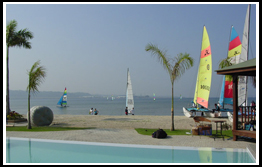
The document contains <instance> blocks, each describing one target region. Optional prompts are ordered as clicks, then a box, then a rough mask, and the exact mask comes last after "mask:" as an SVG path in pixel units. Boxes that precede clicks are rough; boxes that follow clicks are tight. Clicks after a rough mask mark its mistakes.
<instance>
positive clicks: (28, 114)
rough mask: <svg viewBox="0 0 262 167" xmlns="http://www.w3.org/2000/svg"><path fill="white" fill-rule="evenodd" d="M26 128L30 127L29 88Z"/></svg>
mask: <svg viewBox="0 0 262 167" xmlns="http://www.w3.org/2000/svg"><path fill="white" fill-rule="evenodd" d="M27 123H28V124H27V129H32V126H31V119H30V89H29V90H28V112H27Z"/></svg>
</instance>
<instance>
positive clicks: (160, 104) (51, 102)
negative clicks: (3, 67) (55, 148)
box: [10, 91, 256, 116]
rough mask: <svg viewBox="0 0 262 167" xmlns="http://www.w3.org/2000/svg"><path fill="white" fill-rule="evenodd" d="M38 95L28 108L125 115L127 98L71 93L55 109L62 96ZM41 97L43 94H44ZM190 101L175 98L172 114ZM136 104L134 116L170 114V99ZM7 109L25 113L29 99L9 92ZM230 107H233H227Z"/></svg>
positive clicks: (180, 113) (141, 99) (148, 99)
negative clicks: (61, 105) (95, 110)
mask: <svg viewBox="0 0 262 167" xmlns="http://www.w3.org/2000/svg"><path fill="white" fill-rule="evenodd" d="M41 93H42V92H39V93H37V94H35V95H32V96H31V105H30V106H31V107H33V106H47V107H49V108H50V109H51V110H52V111H53V113H54V115H56V114H57V115H63V114H66V115H89V110H90V108H91V107H92V108H94V109H95V108H96V109H97V110H98V111H99V115H125V107H126V99H125V97H124V96H119V97H118V96H115V97H116V98H115V99H114V100H111V96H110V97H109V98H108V99H107V96H104V97H102V96H101V97H93V96H91V95H90V94H89V95H88V96H87V95H85V94H83V93H79V94H77V95H76V93H72V94H71V95H70V93H69V92H68V106H69V107H65V108H60V107H57V102H58V100H59V99H60V97H61V95H62V93H61V92H58V93H46V92H45V93H42V94H41ZM43 94H44V95H43ZM218 99H219V98H218V97H211V98H209V108H210V109H213V108H214V104H215V103H217V102H218ZM192 100H193V97H192V98H182V99H180V98H179V97H176V98H175V99H174V115H175V116H183V115H184V114H183V107H191V106H192V103H191V101H192ZM252 100H254V101H256V98H255V97H250V98H248V103H251V101H252ZM134 102H135V115H163V116H165V115H171V97H170V98H169V97H156V100H153V97H139V96H135V97H134ZM10 107H11V110H12V111H16V112H18V113H19V114H27V111H28V100H27V94H26V93H14V92H12V91H11V92H10ZM226 107H227V108H232V106H226Z"/></svg>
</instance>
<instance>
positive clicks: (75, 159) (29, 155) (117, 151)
mask: <svg viewBox="0 0 262 167" xmlns="http://www.w3.org/2000/svg"><path fill="white" fill-rule="evenodd" d="M6 162H7V163H255V159H254V158H253V156H252V155H251V154H250V152H249V151H247V150H246V149H216V148H195V147H175V146H152V145H133V144H112V143H95V142H79V141H64V140H63V141H61V140H44V139H28V138H14V137H10V138H6Z"/></svg>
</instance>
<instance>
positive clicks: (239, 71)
mask: <svg viewBox="0 0 262 167" xmlns="http://www.w3.org/2000/svg"><path fill="white" fill-rule="evenodd" d="M216 72H217V74H219V75H232V77H233V130H232V133H233V140H234V141H236V140H237V136H245V137H251V138H256V131H248V130H243V129H238V123H239V119H238V109H239V106H238V76H256V58H254V59H251V60H248V61H245V62H242V63H239V64H235V65H232V66H229V67H226V68H223V69H221V70H216ZM255 119H256V118H255ZM245 120H246V119H245ZM242 121H243V119H242ZM244 123H245V122H244Z"/></svg>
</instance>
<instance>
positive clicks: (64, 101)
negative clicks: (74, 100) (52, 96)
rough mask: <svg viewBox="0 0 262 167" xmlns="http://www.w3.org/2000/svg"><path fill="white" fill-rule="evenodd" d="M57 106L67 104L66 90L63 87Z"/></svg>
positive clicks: (65, 105)
mask: <svg viewBox="0 0 262 167" xmlns="http://www.w3.org/2000/svg"><path fill="white" fill-rule="evenodd" d="M57 107H68V106H67V90H66V88H65V90H64V93H63V95H62V96H61V98H60V100H59V101H58V103H57Z"/></svg>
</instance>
